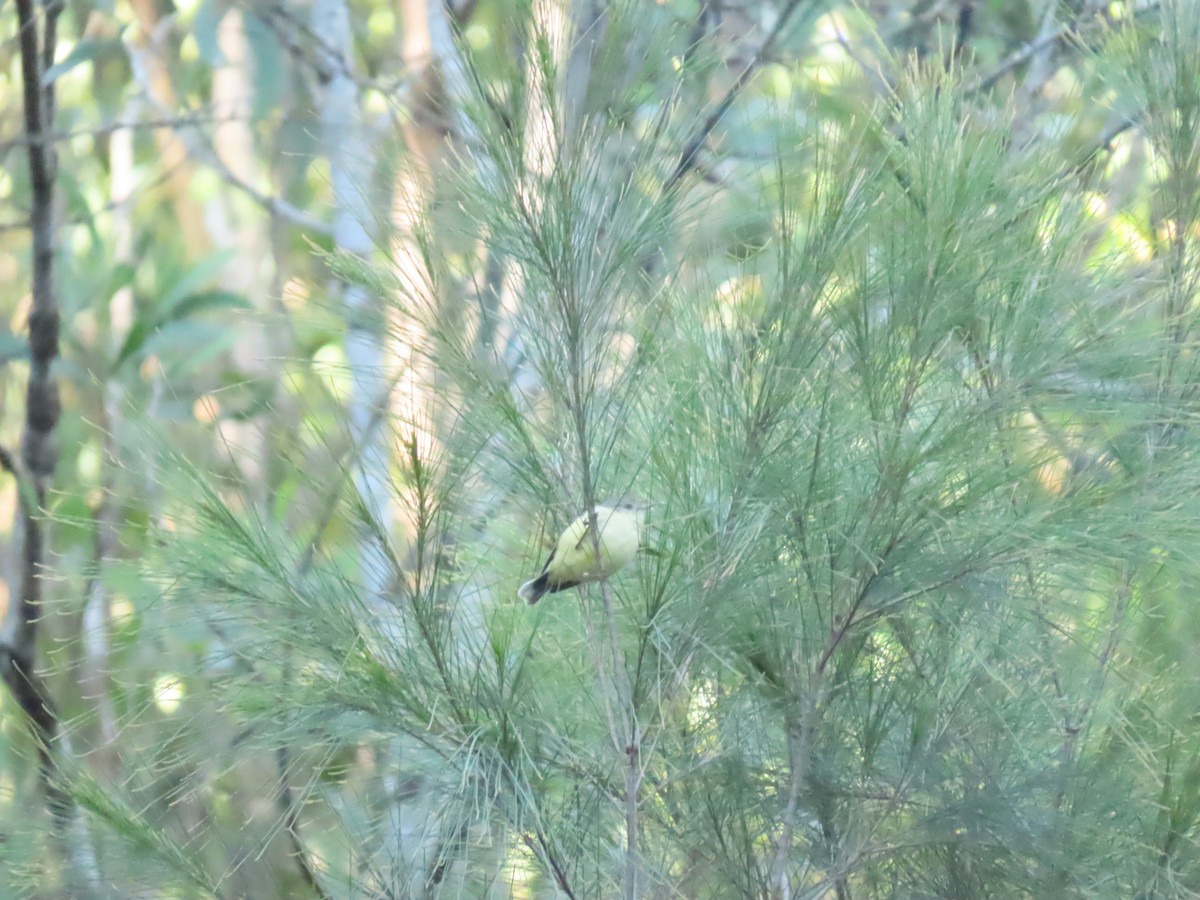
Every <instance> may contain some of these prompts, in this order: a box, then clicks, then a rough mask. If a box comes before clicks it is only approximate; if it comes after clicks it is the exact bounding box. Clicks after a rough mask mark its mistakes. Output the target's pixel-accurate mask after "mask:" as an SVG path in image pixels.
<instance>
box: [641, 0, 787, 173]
mask: <svg viewBox="0 0 1200 900" xmlns="http://www.w3.org/2000/svg"><path fill="white" fill-rule="evenodd" d="M800 2H801V0H789V2H788V4H787V6H785V7H784V8H783V9H782V10H781V11H780V13H779V18H777V19H776V20H775V26H774V27H773V28H772V29H771V32H770V34H768V35H767V37H766V39H765V40H764V41H763V42H762V43H761V44H760V45H759V47H758V50H757V51H756V52H755V54H754V56H752V57H751V58H750V61H749V62H748V63H746V65H745V67H744V68H743V69H742V71H741V72H739V73H738V76H737V78H735V79H734V80H733V84H731V85H730V86H729V90H727V91H726V92H725V96H724V97H722V98H721V99H720V101H718V102H717V105H716V106H715V107H713V110H712V112H710V113H709V114H708V118H706V119H705V120H704V121H703V122H702V123H701V124H700V127H699V128H698V129H697V130H696V132H695V134H693V135H692V136H691V138H689V139H688V142H687V143H686V144H684V146H683V152H682V153H680V155H679V162H678V163H676V164H675V169H674V171H673V172H672V173H671V175H670V177H669V178H667V181H666V184H665V185H664V187H663V191H664V193H665V192H668V191H670V190H671V189H673V188H674V187H675V186H676V185H677V184H679V182H680V181H681V180H683V176H684V175H686V174H687V173H688V172H689V171H690V170H691V169H692V168H694V167H695V163H696V155H697V154H698V153H699V152H700V149H701V148H702V147H703V146H704V142H705V141H706V140H708V136H709V135H710V134H712V130H713V129H714V128H716V127H717V125H718V124H719V123H720V121H721V119H723V118H724V117H725V114H726V113H727V112H729V107H731V106H733V101H734V100H736V99H737V98H738V95H739V94H741V92H742V90H743V89H744V88H745V87H746V85H747V84H749V83H750V79H751V78H753V76H754V73H755V72H757V71H758V69H759V67H761V66H762V64H763V63H764V62H766V61H767V60H768V59H770V58H771V55H772V54H773V53H774V52H775V45H776V44H777V43H778V42H779V36H780V35H781V34H782V33H783V29H784V27H785V26H786V25H787V23H788V22H789V21H790V20H791V18H792V15H793V14H794V13H795V12H796V10H797V9H799V8H800Z"/></svg>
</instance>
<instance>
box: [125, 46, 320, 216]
mask: <svg viewBox="0 0 1200 900" xmlns="http://www.w3.org/2000/svg"><path fill="white" fill-rule="evenodd" d="M126 47H127V49H128V52H129V55H130V63H131V69H132V71H133V74H134V77H135V79H137V80H138V82H139V86H140V87H141V88H142V92H143V93H144V94H145V97H146V100H147V102H148V103H150V105H151V106H153V107H154V108H155V109H156V110H157V111H158V113H159V115H160V116H162V117H163V118H164V119H170V118H176V119H179V120H180V121H181V123H182V124H181V125H180V126H179V127H177V128H175V129H174V131H175V134H176V135H177V136H178V138H179V139H180V140H181V141H182V142H183V144H184V146H185V147H186V148H187V152H188V155H189V156H191V157H192V159H194V160H195V161H197V162H199V163H202V164H203V165H206V166H209V167H210V168H212V169H214V170H215V171H216V173H217V174H218V175H219V176H220V177H221V180H223V181H224V182H225V183H226V184H228V185H229V186H230V187H232V188H234V189H236V190H238V191H241V192H242V193H244V194H245V195H246V196H248V197H249V198H250V199H251V200H253V201H254V202H255V203H257V204H258V205H259V206H261V207H262V208H263V209H264V210H266V211H267V212H268V213H270V214H271V215H273V216H277V217H278V218H280V219H283V220H284V221H287V222H291V223H292V224H293V225H295V226H297V227H298V228H303V229H305V230H306V231H310V232H312V233H314V234H319V235H322V236H328V235H329V234H330V233H331V230H330V228H329V225H328V224H326V223H325V222H324V221H322V220H321V219H318V218H317V217H315V216H312V215H310V214H309V213H307V212H305V211H304V210H302V209H300V208H299V207H296V206H293V205H292V204H291V203H288V202H287V201H286V200H284V199H282V198H280V197H277V196H274V195H272V194H265V193H263V192H262V191H260V190H259V189H258V188H256V187H255V186H254V185H252V184H250V183H249V182H248V181H246V180H245V179H244V178H241V177H240V176H239V175H238V174H237V173H236V172H234V171H233V170H232V169H231V168H229V166H228V165H226V164H225V162H224V160H222V159H221V157H220V155H219V154H218V153H217V152H216V150H214V149H213V147H212V146H211V145H210V144H209V142H208V140H207V139H206V138H205V137H204V135H203V133H202V132H201V131H200V127H199V122H200V121H201V120H200V119H198V118H196V117H194V116H192V115H190V114H186V113H185V114H183V115H178V114H175V113H173V112H172V111H171V110H170V109H168V108H167V107H166V106H165V105H164V104H163V102H162V99H161V98H160V97H159V96H158V95H157V93H156V92H155V90H154V88H153V85H151V84H150V82H149V80H148V78H147V72H148V71H149V70H148V67H147V66H145V65H139V64H138V62H137V59H136V57H137V56H138V55H139V54H145V53H154V52H157V51H156V50H154V49H151V48H145V49H137V48H134V47H133V46H132V45H129V44H127V45H126Z"/></svg>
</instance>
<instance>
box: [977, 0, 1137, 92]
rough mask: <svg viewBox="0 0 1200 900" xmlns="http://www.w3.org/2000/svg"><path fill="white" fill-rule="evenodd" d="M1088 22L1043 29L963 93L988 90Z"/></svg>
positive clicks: (1102, 19)
mask: <svg viewBox="0 0 1200 900" xmlns="http://www.w3.org/2000/svg"><path fill="white" fill-rule="evenodd" d="M1158 6H1159V4H1158V3H1147V4H1145V5H1144V6H1140V7H1138V8H1137V9H1136V10H1134V13H1133V14H1134V15H1135V16H1140V15H1144V14H1145V13H1147V12H1150V11H1152V10H1154V9H1156V8H1157V7H1158ZM1089 21H1091V22H1104V21H1107V17H1106V16H1096V17H1094V18H1093V19H1091V20H1089ZM1086 24H1088V22H1084V21H1082V20H1080V19H1078V18H1077V19H1075V20H1073V21H1071V22H1068V23H1067V24H1066V25H1062V26H1060V27H1058V28H1055V29H1052V30H1045V29H1043V31H1042V33H1040V34H1039V35H1038V36H1037V37H1036V38H1034V39H1033V40H1032V41H1029V42H1028V43H1026V44H1022V45H1021V46H1020V47H1018V48H1017V49H1016V50H1014V51H1013V52H1012V53H1010V54H1009V55H1008V56H1006V57H1005V58H1004V59H1003V60H1001V61H1000V63H999V65H997V66H996V67H995V68H994V69H992V70H991V71H990V72H988V73H987V74H986V75H981V76H980V77H979V78H978V79H976V80H975V81H974V82H973V83H972V84H969V85H966V86H965V87H964V88H963V93H964V94H974V93H978V92H979V91H986V90H987V89H988V88H990V87H992V86H993V85H995V84H996V82H997V81H999V80H1000V79H1001V78H1003V77H1004V76H1005V75H1007V74H1008V73H1009V72H1011V71H1012V70H1013V69H1015V68H1017V67H1018V66H1020V65H1023V64H1024V63H1026V62H1028V61H1029V60H1030V59H1032V58H1034V57H1035V56H1038V55H1040V54H1042V53H1043V52H1044V51H1046V50H1048V49H1049V48H1051V47H1052V46H1053V45H1055V44H1057V43H1059V42H1066V41H1068V40H1070V39H1072V38H1074V37H1075V36H1076V35H1078V34H1079V33H1080V31H1082V29H1083V27H1084V25H1086Z"/></svg>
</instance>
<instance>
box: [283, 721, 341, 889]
mask: <svg viewBox="0 0 1200 900" xmlns="http://www.w3.org/2000/svg"><path fill="white" fill-rule="evenodd" d="M275 761H276V764H277V765H278V769H279V795H278V803H279V810H280V814H281V815H282V816H283V826H284V829H285V830H286V831H287V833H288V842H289V843H290V844H291V845H292V859H294V860H295V861H296V867H297V868H298V869H299V870H300V878H301V879H302V880H303V881H304V883H305V884H306V885H307V886H308V889H309V890H310V891H312V892H313V895H314V896H316V897H318V898H320V900H329V894H327V893H326V892H325V889H324V888H323V887H321V882H320V881H319V880H318V879H317V873H316V872H314V871H313V868H312V864H311V863H310V862H309V858H308V856H309V854H308V848H307V847H306V846H305V845H304V838H303V837H302V836H301V834H300V812H299V808H298V807H297V805H296V797H295V794H294V792H293V791H292V785H291V781H290V779H289V777H288V773H289V771H290V770H291V758H290V753H289V752H288V748H287V746H286V745H281V746H279V747H277V748H276V749H275Z"/></svg>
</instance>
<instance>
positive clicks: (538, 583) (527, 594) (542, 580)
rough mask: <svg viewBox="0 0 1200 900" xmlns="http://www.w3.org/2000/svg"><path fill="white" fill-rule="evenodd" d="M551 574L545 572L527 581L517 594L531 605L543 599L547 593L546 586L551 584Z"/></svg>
mask: <svg viewBox="0 0 1200 900" xmlns="http://www.w3.org/2000/svg"><path fill="white" fill-rule="evenodd" d="M549 581H550V576H549V575H548V574H547V573H545V572H543V573H542V574H541V575H539V576H538V577H537V578H535V579H533V581H527V582H525V583H524V584H523V585H521V587H520V588H519V589H518V590H517V596H518V597H520V598H521V599H522V600H524V601H525V602H526V603H528V604H529V605H530V606H533V604H535V603H537V602H538V601H539V600H541V599H542V596H543V595H544V594H545V593H546V588H547V587H548V586H549Z"/></svg>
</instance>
